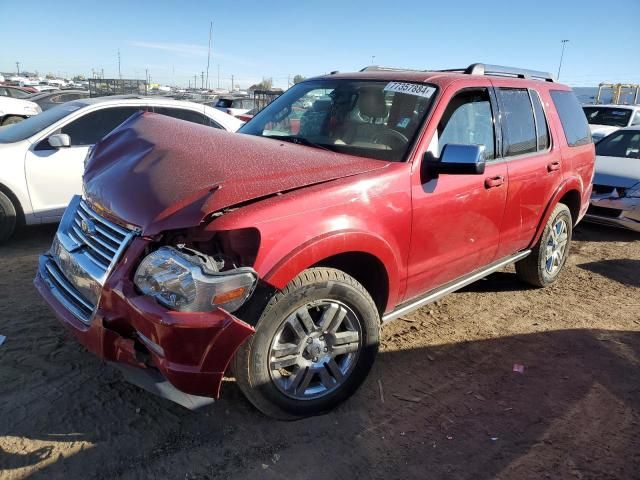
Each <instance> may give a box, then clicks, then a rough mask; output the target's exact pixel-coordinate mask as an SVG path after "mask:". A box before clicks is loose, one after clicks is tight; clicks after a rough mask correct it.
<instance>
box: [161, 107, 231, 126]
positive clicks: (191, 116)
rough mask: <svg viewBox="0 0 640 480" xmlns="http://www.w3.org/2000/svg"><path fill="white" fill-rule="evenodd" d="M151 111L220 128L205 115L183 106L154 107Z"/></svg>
mask: <svg viewBox="0 0 640 480" xmlns="http://www.w3.org/2000/svg"><path fill="white" fill-rule="evenodd" d="M153 111H154V112H155V113H159V114H160V115H166V116H168V117H173V118H178V119H180V120H186V121H187V122H191V123H197V124H198V125H207V126H209V127H214V128H222V127H221V126H220V125H218V124H217V123H216V122H214V121H213V120H211V119H210V118H209V117H207V116H206V115H204V114H202V113H198V112H194V111H193V110H185V109H184V108H167V107H154V109H153Z"/></svg>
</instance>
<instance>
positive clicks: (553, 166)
mask: <svg viewBox="0 0 640 480" xmlns="http://www.w3.org/2000/svg"><path fill="white" fill-rule="evenodd" d="M557 170H560V162H557V161H556V162H551V163H548V164H547V172H555V171H557Z"/></svg>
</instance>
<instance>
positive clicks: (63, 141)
mask: <svg viewBox="0 0 640 480" xmlns="http://www.w3.org/2000/svg"><path fill="white" fill-rule="evenodd" d="M47 140H48V141H49V145H51V146H52V147H53V148H67V147H70V146H71V138H70V137H69V135H67V134H66V133H56V134H54V135H51V136H50V137H49V138H48V139H47Z"/></svg>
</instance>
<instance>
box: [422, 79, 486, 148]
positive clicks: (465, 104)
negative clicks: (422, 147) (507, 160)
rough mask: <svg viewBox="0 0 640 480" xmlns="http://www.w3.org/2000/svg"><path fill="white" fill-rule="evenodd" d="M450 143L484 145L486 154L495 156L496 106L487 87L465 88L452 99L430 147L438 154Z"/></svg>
mask: <svg viewBox="0 0 640 480" xmlns="http://www.w3.org/2000/svg"><path fill="white" fill-rule="evenodd" d="M448 143H456V144H462V145H484V146H485V158H486V159H487V160H491V159H493V158H495V131H494V127H493V110H492V108H491V100H490V97H489V92H488V90H487V89H486V88H483V89H477V90H475V89H474V90H466V91H463V92H461V93H458V94H457V95H456V96H455V97H453V98H452V99H451V102H450V103H449V106H448V107H447V109H446V110H445V112H444V114H443V115H442V118H441V120H440V123H439V124H438V131H437V135H434V138H433V140H432V144H431V146H430V148H429V151H431V153H432V154H433V155H435V156H436V157H437V158H439V157H440V154H441V153H442V149H443V148H444V146H445V145H447V144H448Z"/></svg>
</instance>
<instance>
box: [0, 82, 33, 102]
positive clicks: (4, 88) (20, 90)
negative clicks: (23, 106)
mask: <svg viewBox="0 0 640 480" xmlns="http://www.w3.org/2000/svg"><path fill="white" fill-rule="evenodd" d="M33 93H34V92H31V91H29V90H27V89H26V88H24V87H14V86H11V85H0V97H11V98H22V99H26V98H27V97H29V96H30V95H33Z"/></svg>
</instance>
